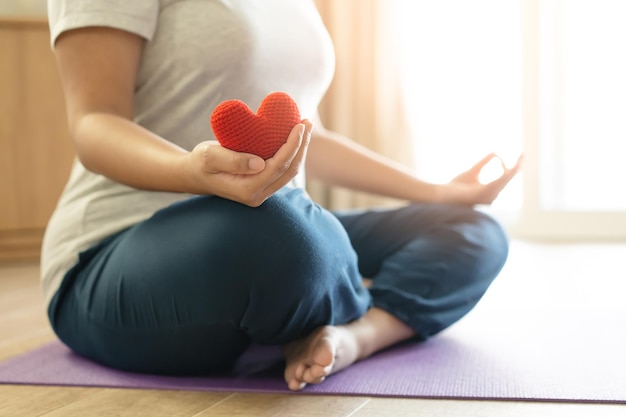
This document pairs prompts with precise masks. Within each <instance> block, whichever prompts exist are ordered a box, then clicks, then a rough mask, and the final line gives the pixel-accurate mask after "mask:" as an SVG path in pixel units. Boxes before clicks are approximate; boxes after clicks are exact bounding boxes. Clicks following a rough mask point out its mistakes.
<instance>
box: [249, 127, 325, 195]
mask: <svg viewBox="0 0 626 417" xmlns="http://www.w3.org/2000/svg"><path fill="white" fill-rule="evenodd" d="M312 130H313V124H312V123H311V122H310V121H308V120H303V121H302V123H300V124H297V125H296V126H294V128H293V130H292V131H291V133H290V135H289V138H287V142H286V143H285V145H283V146H282V147H281V148H280V149H279V150H278V152H276V155H274V156H273V157H272V158H270V159H268V160H267V161H265V162H266V164H267V168H266V171H267V173H268V174H267V175H268V179H269V180H270V183H269V184H268V186H267V187H266V188H265V190H266V192H268V193H269V195H271V194H273V193H275V192H276V191H278V190H279V189H281V188H282V187H284V186H285V185H287V184H288V183H289V182H290V181H291V180H292V179H293V178H294V177H295V176H296V175H298V174H299V173H300V171H301V169H302V167H303V164H304V162H305V160H306V154H307V151H308V148H309V142H310V141H311V132H312ZM263 174H265V171H264V172H262V173H261V174H259V176H263Z"/></svg>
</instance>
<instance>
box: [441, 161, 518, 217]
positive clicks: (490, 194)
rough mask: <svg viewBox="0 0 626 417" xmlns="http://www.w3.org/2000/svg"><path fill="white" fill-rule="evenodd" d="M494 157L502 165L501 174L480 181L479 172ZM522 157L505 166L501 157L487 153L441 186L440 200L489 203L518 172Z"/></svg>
mask: <svg viewBox="0 0 626 417" xmlns="http://www.w3.org/2000/svg"><path fill="white" fill-rule="evenodd" d="M494 159H498V160H499V161H500V163H501V165H502V173H501V175H500V176H499V177H498V178H496V179H495V180H493V181H490V182H488V183H486V184H483V183H482V182H480V180H479V177H480V174H481V172H482V170H483V168H485V166H486V165H487V164H488V163H489V162H491V161H492V160H494ZM522 159H523V157H522V156H520V157H519V159H518V160H517V162H516V163H515V165H514V166H513V167H511V168H507V167H506V165H505V164H504V161H502V159H501V158H500V157H499V156H497V155H495V154H489V155H487V156H486V157H484V158H483V159H482V160H481V161H479V162H478V163H477V164H476V165H474V166H473V167H472V168H471V169H469V170H468V171H465V172H463V173H461V174H459V175H457V176H456V177H455V178H454V179H453V180H452V181H450V182H449V183H448V184H444V185H443V186H442V197H441V201H443V202H446V203H460V204H469V205H475V204H491V203H493V201H494V200H495V199H496V197H498V195H499V194H500V192H501V191H502V190H503V189H504V187H506V185H507V184H508V183H509V182H510V181H511V179H513V177H514V176H515V175H516V174H517V173H518V172H519V170H520V168H521V164H522Z"/></svg>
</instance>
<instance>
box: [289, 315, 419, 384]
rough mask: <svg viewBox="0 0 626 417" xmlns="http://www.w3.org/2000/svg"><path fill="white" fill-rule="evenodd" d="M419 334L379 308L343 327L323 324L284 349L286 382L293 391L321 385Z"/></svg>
mask: <svg viewBox="0 0 626 417" xmlns="http://www.w3.org/2000/svg"><path fill="white" fill-rule="evenodd" d="M414 335H415V332H414V331H413V330H412V329H411V328H410V327H408V326H407V325H406V324H404V323H403V322H401V321H400V320H398V319H397V318H395V317H393V316H392V315H390V314H389V313H387V312H386V311H384V310H381V309H379V308H376V307H374V308H371V309H369V310H368V311H367V313H365V315H364V316H363V317H361V318H360V319H357V320H355V321H353V322H350V323H347V324H344V325H340V326H323V327H320V328H318V329H317V330H314V331H313V332H312V333H311V334H310V335H308V336H307V337H305V338H302V339H299V340H296V341H294V342H291V343H289V344H287V345H286V346H285V348H284V351H285V359H286V361H287V366H286V367H285V381H286V382H287V385H288V386H289V389H291V390H294V391H296V390H301V389H302V388H304V387H305V386H306V385H307V384H319V383H320V382H322V381H324V379H326V377H327V376H329V375H330V374H332V373H335V372H338V371H340V370H342V369H344V368H347V367H348V366H350V365H352V364H353V363H354V362H356V361H357V360H361V359H364V358H366V357H368V356H370V355H372V354H373V353H375V352H377V351H379V350H381V349H384V348H386V347H389V346H391V345H393V344H395V343H398V342H400V341H402V340H406V339H408V338H410V337H412V336H414Z"/></svg>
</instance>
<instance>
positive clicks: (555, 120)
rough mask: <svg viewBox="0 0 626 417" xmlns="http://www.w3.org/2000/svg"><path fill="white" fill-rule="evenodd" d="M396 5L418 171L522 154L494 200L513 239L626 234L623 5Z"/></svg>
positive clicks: (410, 0) (434, 172)
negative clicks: (517, 170)
mask: <svg viewBox="0 0 626 417" xmlns="http://www.w3.org/2000/svg"><path fill="white" fill-rule="evenodd" d="M393 4H396V5H398V7H396V10H395V12H396V13H397V14H396V15H395V16H394V17H393V18H394V19H396V21H397V22H398V25H397V31H398V33H397V34H396V36H397V38H398V39H401V40H402V41H401V42H400V43H401V47H402V48H403V51H404V52H403V54H402V56H403V57H404V58H403V62H402V63H401V64H402V69H403V78H404V82H405V86H406V88H405V90H404V91H405V96H406V97H405V100H406V103H407V109H408V112H409V115H410V120H411V122H412V130H413V137H414V142H415V160H416V166H417V167H418V170H419V172H420V174H421V175H422V176H423V177H424V178H426V179H429V180H433V181H447V180H449V179H451V178H452V177H453V176H454V175H456V174H458V171H459V170H460V169H462V168H463V167H469V166H471V165H472V164H473V163H474V162H476V161H478V160H479V159H480V158H481V157H482V156H484V155H485V154H487V153H489V152H491V151H495V152H496V153H498V154H500V155H501V156H503V158H504V159H505V162H507V163H509V164H512V163H513V162H514V160H515V159H516V157H517V155H518V154H519V153H520V152H522V151H523V152H524V154H525V155H526V161H525V167H524V173H523V176H521V177H518V178H516V179H515V180H514V182H513V183H512V184H511V185H510V186H509V188H507V189H506V190H505V191H504V192H503V194H502V195H501V197H500V198H499V199H498V201H497V202H496V203H495V204H494V206H493V207H492V210H494V211H495V212H496V214H500V215H501V216H502V218H503V219H504V221H505V224H507V225H508V226H509V229H510V230H511V232H512V233H513V234H514V235H518V236H527V237H540V238H626V191H622V190H624V189H626V187H624V185H622V181H623V179H626V162H625V161H626V154H624V152H623V151H621V149H622V148H623V147H624V146H623V145H622V143H623V142H626V75H625V74H626V54H624V52H623V51H625V50H626V25H624V24H623V22H624V21H626V2H624V1H623V0H521V1H520V0H473V1H471V2H468V1H465V0H439V1H430V0H406V1H402V0H398V1H396V2H394V3H393ZM460 167H461V168H460Z"/></svg>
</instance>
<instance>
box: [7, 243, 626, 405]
mask: <svg viewBox="0 0 626 417" xmlns="http://www.w3.org/2000/svg"><path fill="white" fill-rule="evenodd" d="M546 251H547V252H548V253H549V255H548V256H549V257H550V259H551V262H554V264H561V265H568V264H571V263H572V262H571V260H572V259H583V258H584V257H581V256H580V255H581V254H585V253H593V254H594V256H601V257H603V259H602V262H603V264H604V265H605V267H606V268H608V270H613V271H615V270H620V269H621V270H622V271H624V267H623V259H624V255H625V254H626V245H622V246H620V245H540V244H529V243H525V242H513V246H512V250H511V258H510V262H509V264H510V265H512V266H511V267H508V268H505V270H504V271H503V274H504V273H506V274H511V273H516V272H515V270H517V269H518V268H517V266H518V265H523V264H532V263H536V262H538V261H540V258H541V257H543V256H546ZM620 254H621V256H620ZM576 269H578V268H574V267H573V268H572V270H571V271H570V272H567V271H566V273H576V272H575V270H576ZM622 278H623V277H622ZM53 338H54V335H53V334H52V332H51V330H50V328H49V326H48V323H47V321H46V318H45V315H44V312H43V307H42V297H41V294H40V291H39V286H38V267H37V265H35V264H19V265H2V266H0V360H3V359H6V358H9V357H11V356H14V355H18V354H20V353H22V352H25V351H28V350H29V349H32V348H34V347H37V346H39V345H41V344H43V343H46V342H48V341H50V340H52V339H53ZM624 388H625V389H626V387H624ZM0 416H10V417H21V416H29V417H30V416H46V417H58V416H81V417H91V416H130V417H132V416H150V417H158V416H179V417H187V416H196V417H209V416H212V417H215V416H238V417H247V416H250V417H269V416H280V417H296V416H303V417H339V416H343V417H347V416H351V417H408V416H415V417H417V416H420V417H422V416H429V417H444V416H445V417H461V416H463V417H472V416H481V417H490V416H494V417H495V416H497V417H522V416H532V417H540V416H567V417H579V416H585V417H605V416H612V417H613V416H616V417H617V416H626V406H620V405H609V404H573V403H552V402H515V401H461V400H458V401H457V400H423V399H393V398H374V397H349V396H317V395H315V396H312V395H296V394H292V395H268V394H245V393H236V392H233V393H207V392H185V391H155V390H132V389H105V388H67V387H43V386H12V385H0Z"/></svg>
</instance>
